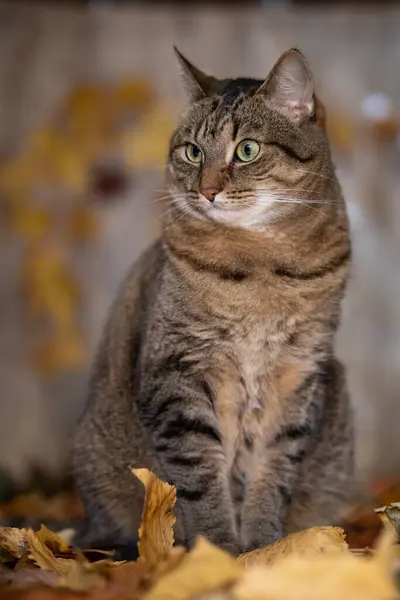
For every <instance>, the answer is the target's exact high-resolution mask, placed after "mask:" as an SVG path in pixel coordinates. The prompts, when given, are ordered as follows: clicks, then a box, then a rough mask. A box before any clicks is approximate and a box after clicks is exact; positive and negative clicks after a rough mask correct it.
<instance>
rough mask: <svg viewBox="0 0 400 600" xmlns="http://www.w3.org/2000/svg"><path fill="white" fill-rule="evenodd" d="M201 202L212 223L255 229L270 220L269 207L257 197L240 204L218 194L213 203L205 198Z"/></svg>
mask: <svg viewBox="0 0 400 600" xmlns="http://www.w3.org/2000/svg"><path fill="white" fill-rule="evenodd" d="M202 200H204V201H203V202H201V204H202V209H203V211H204V215H205V216H206V218H209V219H211V220H212V221H215V222H218V223H222V224H225V225H232V226H234V227H245V228H255V227H257V226H260V225H262V224H263V223H265V222H266V221H268V220H269V218H268V212H269V211H268V206H266V203H265V202H259V201H258V199H257V197H256V196H254V197H252V198H247V200H246V201H243V202H240V201H237V200H234V199H230V198H229V197H226V196H225V195H223V194H221V195H220V194H217V195H216V196H215V198H214V200H213V202H210V201H207V200H206V199H205V198H204V197H203V198H202Z"/></svg>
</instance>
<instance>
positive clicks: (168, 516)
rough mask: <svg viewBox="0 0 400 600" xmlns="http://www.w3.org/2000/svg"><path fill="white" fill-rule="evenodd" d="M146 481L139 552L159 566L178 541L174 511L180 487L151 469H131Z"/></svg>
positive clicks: (140, 478) (148, 561)
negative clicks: (175, 540) (157, 475)
mask: <svg viewBox="0 0 400 600" xmlns="http://www.w3.org/2000/svg"><path fill="white" fill-rule="evenodd" d="M131 470H132V473H133V474H134V475H135V476H136V477H137V478H138V479H139V480H140V481H141V482H142V483H143V485H144V488H145V498H144V506H143V515H142V523H141V526H140V528H139V543H138V549H139V555H140V557H141V559H142V560H145V561H146V562H147V563H148V564H149V565H154V566H156V565H157V564H158V563H159V562H160V561H162V560H164V559H165V558H166V556H167V555H168V554H169V553H170V552H171V549H172V547H173V544H174V530H173V527H174V524H175V521H176V518H175V516H174V514H173V512H172V509H173V508H174V506H175V502H176V488H175V486H174V485H169V484H168V483H166V482H165V481H161V480H160V479H158V477H156V475H154V473H152V472H151V471H149V470H148V469H131Z"/></svg>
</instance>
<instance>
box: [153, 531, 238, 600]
mask: <svg viewBox="0 0 400 600" xmlns="http://www.w3.org/2000/svg"><path fill="white" fill-rule="evenodd" d="M241 574H242V567H241V565H239V564H238V562H237V561H236V560H235V559H234V558H232V556H230V555H229V554H228V553H227V552H225V551H224V550H221V549H220V548H217V547H216V546H213V545H212V544H210V543H209V542H207V540H205V539H204V538H201V537H200V538H198V540H197V542H196V545H195V547H194V548H193V550H191V551H190V552H189V553H187V554H186V555H185V556H184V557H183V559H182V560H181V562H180V564H179V565H178V567H177V568H176V569H174V570H173V571H170V572H169V573H167V574H166V575H165V576H164V577H162V578H161V579H159V580H158V581H157V582H156V583H155V585H154V587H153V588H152V589H151V590H150V591H149V593H148V594H147V595H146V596H145V599H146V600H166V598H168V600H187V599H189V598H194V597H200V596H201V594H208V593H211V592H214V591H215V592H218V591H224V590H225V589H227V588H229V586H231V585H232V584H234V583H236V582H237V581H238V580H239V578H240V576H241Z"/></svg>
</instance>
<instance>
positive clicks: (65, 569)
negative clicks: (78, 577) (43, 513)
mask: <svg viewBox="0 0 400 600" xmlns="http://www.w3.org/2000/svg"><path fill="white" fill-rule="evenodd" d="M24 538H25V542H26V545H27V552H28V556H29V558H31V559H32V560H34V561H35V563H36V564H37V565H38V567H40V568H41V569H46V570H48V571H54V573H57V574H58V575H66V574H67V573H69V571H70V570H71V568H72V566H73V564H74V562H75V561H74V560H72V559H65V558H64V559H62V558H56V557H55V556H54V554H53V553H52V551H51V550H50V549H49V548H48V547H47V546H46V544H45V543H44V542H43V541H42V540H41V539H39V537H38V536H37V535H36V533H35V532H34V531H33V530H32V529H27V530H26V532H25V535H24Z"/></svg>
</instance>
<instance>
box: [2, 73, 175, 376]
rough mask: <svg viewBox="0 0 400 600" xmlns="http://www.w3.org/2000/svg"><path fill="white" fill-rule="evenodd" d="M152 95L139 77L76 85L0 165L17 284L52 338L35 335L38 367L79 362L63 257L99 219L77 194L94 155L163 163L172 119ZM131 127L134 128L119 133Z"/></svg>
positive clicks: (81, 351) (76, 294) (72, 291)
mask: <svg viewBox="0 0 400 600" xmlns="http://www.w3.org/2000/svg"><path fill="white" fill-rule="evenodd" d="M152 99H153V94H152V91H151V89H150V87H149V85H148V84H147V83H146V82H145V81H141V80H131V79H128V80H126V81H122V82H120V83H118V84H116V85H95V84H93V85H83V86H79V87H77V88H76V89H74V90H72V92H71V93H70V95H69V96H68V97H67V99H66V101H65V104H64V107H63V109H62V111H60V113H59V115H57V118H56V119H55V120H54V121H53V122H52V123H50V124H46V125H44V126H42V127H40V128H39V129H38V130H36V131H34V132H33V134H32V135H31V136H30V137H29V139H28V140H27V141H26V142H25V144H24V146H23V147H22V149H21V151H20V152H19V153H17V154H16V155H14V156H12V157H11V158H9V159H8V160H6V161H4V162H3V163H2V164H0V191H1V192H2V193H3V195H4V197H5V199H6V201H7V203H8V204H9V206H10V208H11V211H10V220H9V224H10V227H11V228H12V230H13V231H15V232H16V233H17V234H18V235H20V236H21V237H22V238H23V239H24V240H26V241H27V243H28V245H27V248H26V250H27V252H26V256H25V259H24V262H23V265H22V283H23V289H24V291H25V293H26V296H27V304H28V309H29V314H30V316H31V318H32V319H40V322H43V323H45V324H46V331H47V332H50V335H51V338H50V341H49V339H47V337H45V339H42V340H41V341H40V340H39V347H38V348H37V351H36V353H35V358H34V360H35V364H36V366H37V367H38V368H39V369H40V370H41V371H45V372H50V371H55V370H57V369H62V368H71V367H77V368H80V367H81V366H82V364H83V361H84V359H85V347H84V342H83V336H82V334H81V333H80V332H79V328H78V307H79V300H80V298H81V294H80V290H79V284H78V282H77V281H76V280H75V278H74V276H73V274H72V264H71V263H70V261H69V259H68V256H69V255H70V253H71V252H72V250H73V248H74V245H75V244H79V243H81V242H83V241H86V240H91V239H93V238H94V237H95V236H96V235H97V234H98V232H99V221H98V216H97V214H96V212H95V210H94V209H93V208H92V207H89V206H87V205H86V206H85V205H84V204H83V203H82V199H83V198H84V197H85V194H87V192H88V188H89V181H90V169H91V167H92V166H93V164H95V163H96V161H97V160H100V159H102V158H104V157H106V156H110V155H112V156H115V155H119V156H120V157H121V158H122V160H123V161H125V164H126V166H127V167H129V168H142V167H146V166H148V165H152V166H154V165H155V164H157V163H158V162H164V159H165V155H166V150H167V142H168V138H169V135H170V132H171V130H172V123H171V120H170V116H169V113H167V111H165V110H164V109H163V108H161V107H158V106H157V105H154V103H153V102H152ZM146 112H148V114H147V115H145V117H144V119H143V120H141V121H139V124H138V126H137V127H136V122H137V119H138V117H139V116H140V115H143V114H145V113H146ZM132 124H133V126H134V129H135V130H134V131H129V132H128V133H126V128H127V126H128V127H131V128H132ZM54 240H57V244H58V246H57V248H56V247H55V246H54ZM33 243H34V246H32V244H33ZM58 248H62V249H63V253H62V254H61V253H60V252H59V251H58Z"/></svg>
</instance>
